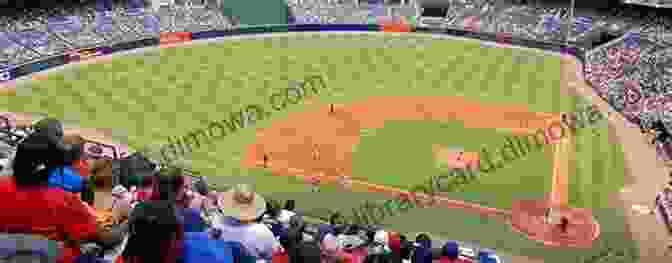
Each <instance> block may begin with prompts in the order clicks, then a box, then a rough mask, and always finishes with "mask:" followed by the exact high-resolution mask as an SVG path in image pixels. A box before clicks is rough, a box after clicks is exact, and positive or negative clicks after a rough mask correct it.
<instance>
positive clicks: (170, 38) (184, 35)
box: [160, 32, 191, 46]
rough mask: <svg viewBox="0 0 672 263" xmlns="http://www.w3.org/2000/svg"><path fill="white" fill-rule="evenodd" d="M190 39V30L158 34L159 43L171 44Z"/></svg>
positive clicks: (162, 44)
mask: <svg viewBox="0 0 672 263" xmlns="http://www.w3.org/2000/svg"><path fill="white" fill-rule="evenodd" d="M189 41H191V32H165V33H161V35H160V45H161V46H164V45H172V44H178V43H183V42H189Z"/></svg>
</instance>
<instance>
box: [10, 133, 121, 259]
mask: <svg viewBox="0 0 672 263" xmlns="http://www.w3.org/2000/svg"><path fill="white" fill-rule="evenodd" d="M50 139H51V138H46V137H45V136H40V134H36V135H31V136H29V137H28V138H26V139H25V140H24V141H23V142H21V144H19V146H18V148H17V152H16V156H15V159H14V161H13V163H12V168H13V175H12V176H4V177H2V178H0V200H2V202H0V211H5V212H4V213H0V232H4V233H26V234H41V235H44V236H46V237H48V238H49V239H52V240H57V241H64V242H65V244H66V249H65V251H64V253H62V255H61V256H60V258H59V261H58V262H59V263H61V262H62V263H70V262H72V260H73V259H74V257H76V256H77V255H78V254H79V243H80V242H82V241H93V242H96V243H99V244H101V245H103V246H104V247H110V246H114V245H116V244H118V243H119V242H121V241H122V240H123V236H124V233H125V231H126V230H125V228H126V226H125V225H121V226H119V227H118V228H114V229H113V230H106V229H104V228H103V227H102V226H100V225H98V224H97V222H96V215H95V214H94V213H93V212H92V211H93V209H91V208H90V207H89V206H88V205H86V204H85V203H83V202H82V201H81V200H80V199H79V197H78V196H77V195H75V194H73V193H69V192H66V191H65V190H63V188H61V187H49V184H48V179H49V167H50V166H51V164H54V163H57V162H58V161H59V160H58V159H61V161H62V158H64V157H63V156H54V154H58V153H60V151H59V150H55V149H54V148H53V146H54V143H53V142H52V141H51V140H50ZM54 159H56V161H55V160H54Z"/></svg>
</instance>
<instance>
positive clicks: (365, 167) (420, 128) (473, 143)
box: [353, 121, 552, 208]
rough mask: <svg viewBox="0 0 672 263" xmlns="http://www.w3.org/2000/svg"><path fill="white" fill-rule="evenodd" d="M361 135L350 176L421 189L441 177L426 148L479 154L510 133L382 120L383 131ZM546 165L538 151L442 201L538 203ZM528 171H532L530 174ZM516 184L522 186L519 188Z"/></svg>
mask: <svg viewBox="0 0 672 263" xmlns="http://www.w3.org/2000/svg"><path fill="white" fill-rule="evenodd" d="M369 133H370V134H371V135H367V136H362V141H361V142H360V144H359V145H358V146H357V148H356V149H357V150H356V151H355V153H354V155H353V176H355V177H365V178H368V179H369V180H371V181H372V182H374V183H381V184H387V185H394V186H398V187H401V188H406V189H408V188H409V186H413V185H420V184H424V185H426V184H427V180H428V179H429V178H430V177H431V176H436V175H438V174H442V172H445V168H442V167H441V168H440V167H437V166H436V163H435V157H434V153H433V152H432V145H434V144H440V145H443V146H448V147H454V148H461V149H464V150H465V151H467V152H479V151H480V149H481V147H485V148H487V149H488V151H490V152H492V151H493V150H494V148H496V147H499V146H500V145H502V144H503V143H504V142H505V138H506V136H511V135H512V134H511V133H510V132H506V131H503V130H497V129H491V128H484V129H474V128H465V127H464V125H463V123H462V122H461V121H448V122H433V121H388V122H386V123H385V126H384V127H383V128H379V129H376V130H373V131H371V132H369ZM551 167H552V162H551V160H550V158H548V155H547V154H544V152H543V151H540V152H535V153H531V154H530V155H528V156H527V157H526V158H523V159H521V160H517V161H513V162H510V163H507V165H506V167H505V168H501V169H497V170H495V171H494V172H492V173H490V174H487V175H479V176H481V177H479V179H478V180H477V181H476V183H474V185H469V186H467V187H466V188H464V189H463V191H461V192H458V193H448V194H447V195H448V196H451V197H453V198H458V199H464V200H469V201H474V202H478V203H481V204H484V205H488V206H492V207H497V208H511V204H512V203H513V201H514V200H517V199H521V198H542V197H543V194H544V192H546V191H548V190H549V189H550V184H551V177H550V172H551ZM530 171H534V172H530ZM521 182H525V183H524V184H522V183H521Z"/></svg>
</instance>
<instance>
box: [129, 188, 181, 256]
mask: <svg viewBox="0 0 672 263" xmlns="http://www.w3.org/2000/svg"><path fill="white" fill-rule="evenodd" d="M129 224H130V233H129V234H130V236H129V239H128V244H127V245H126V249H125V250H124V252H123V254H122V256H123V257H124V259H126V262H128V263H153V262H157V263H174V262H175V261H176V259H177V256H178V251H179V248H180V245H179V244H180V243H179V242H180V241H181V238H182V236H183V233H182V231H183V229H182V227H181V225H180V224H179V221H178V218H177V216H176V214H175V206H174V204H173V203H172V202H170V201H166V200H158V201H148V202H142V203H139V204H138V205H137V206H136V207H135V208H134V209H133V212H132V213H131V215H130V218H129Z"/></svg>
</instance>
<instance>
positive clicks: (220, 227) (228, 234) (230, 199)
mask: <svg viewBox="0 0 672 263" xmlns="http://www.w3.org/2000/svg"><path fill="white" fill-rule="evenodd" d="M218 203H219V206H220V208H221V210H222V214H223V215H224V218H222V219H221V220H220V222H216V223H215V225H214V226H213V228H214V229H215V233H216V237H218V238H220V239H223V240H228V241H237V242H240V243H241V244H242V245H243V247H245V248H246V249H247V250H248V252H249V254H250V255H252V256H254V257H256V258H257V259H258V260H261V261H268V262H270V260H271V258H272V257H273V250H274V246H275V237H274V236H273V233H272V232H271V230H270V229H268V227H266V226H265V225H263V224H260V223H258V222H257V221H258V219H259V218H261V217H262V216H263V215H264V212H265V210H266V201H265V200H264V198H263V197H262V196H261V195H259V194H257V193H255V192H254V190H253V187H252V186H251V185H248V184H238V185H235V186H234V187H233V188H232V189H231V190H229V191H227V192H224V193H222V194H221V195H220V199H219V200H218Z"/></svg>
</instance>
